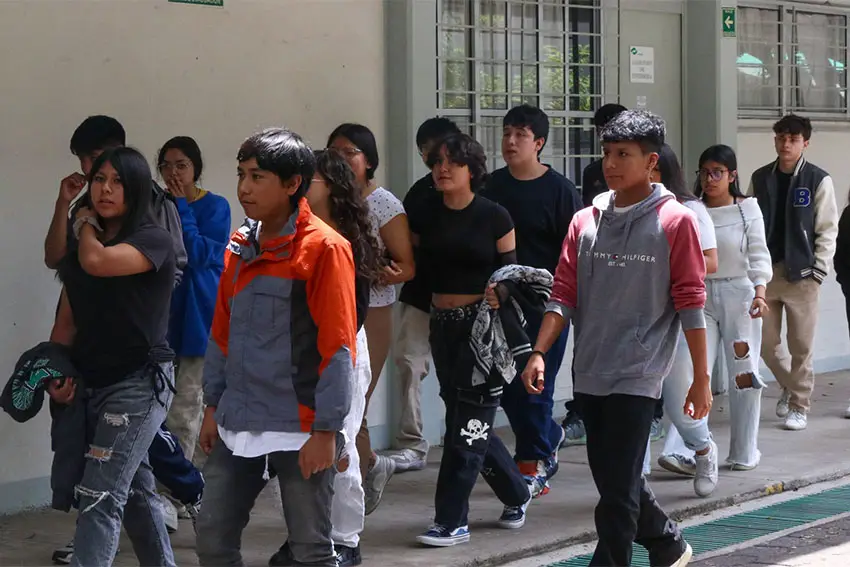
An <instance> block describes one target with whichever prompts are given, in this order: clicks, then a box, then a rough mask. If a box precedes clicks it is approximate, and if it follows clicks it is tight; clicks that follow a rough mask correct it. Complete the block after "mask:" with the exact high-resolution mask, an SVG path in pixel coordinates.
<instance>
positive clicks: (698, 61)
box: [681, 0, 738, 177]
mask: <svg viewBox="0 0 850 567" xmlns="http://www.w3.org/2000/svg"><path fill="white" fill-rule="evenodd" d="M735 7H737V2H736V0H690V1H688V2H685V17H684V22H683V25H682V32H683V33H682V39H683V43H684V45H683V47H684V50H685V57H684V65H683V66H684V85H683V86H684V88H683V93H684V101H683V102H684V109H685V110H684V114H685V117H684V120H685V139H684V152H683V154H684V155H683V156H681V157H682V161H683V165H684V167H685V171H686V172H688V173H689V174H690V172H693V171H695V170H696V168H697V159H699V154H700V153H702V151H703V150H704V149H705V148H707V147H708V146H711V145H713V144H726V145H729V146H731V147H733V148H735V147H736V145H737V139H738V77H737V69H736V60H737V58H738V40H737V38H735V37H724V36H723V27H722V20H721V19H722V14H723V8H735ZM689 177H690V175H689Z"/></svg>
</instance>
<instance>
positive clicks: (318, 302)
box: [196, 128, 357, 566]
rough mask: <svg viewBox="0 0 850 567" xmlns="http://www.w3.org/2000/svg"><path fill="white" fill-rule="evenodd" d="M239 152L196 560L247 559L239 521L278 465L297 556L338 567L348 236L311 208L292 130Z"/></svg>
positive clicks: (209, 399)
mask: <svg viewBox="0 0 850 567" xmlns="http://www.w3.org/2000/svg"><path fill="white" fill-rule="evenodd" d="M237 159H238V161H239V166H238V177H239V183H238V187H237V195H238V197H239V202H240V203H241V204H242V208H243V209H244V211H245V216H246V217H247V220H246V222H245V224H243V225H242V227H241V228H240V229H238V230H237V231H236V232H234V233H233V236H232V237H231V240H230V244H229V245H228V247H227V252H226V253H225V258H224V272H223V273H222V277H221V284H220V286H219V291H218V299H217V303H216V309H215V315H214V316H213V326H212V332H211V336H210V342H209V347H208V349H207V355H206V359H205V361H204V403H205V404H206V406H207V407H206V409H205V410H204V422H203V425H202V426H201V435H200V443H201V448H202V449H203V450H204V452H205V453H207V454H208V455H209V457H208V459H207V462H206V466H205V467H204V474H205V476H206V480H207V487H206V492H205V495H204V506H203V507H202V508H201V512H200V514H199V516H198V523H197V528H198V538H197V546H196V550H197V553H198V560H199V562H200V564H201V565H216V566H217V565H242V554H241V552H240V549H241V546H242V530H243V529H244V528H245V526H246V525H247V524H248V519H249V516H250V513H251V509H252V508H253V507H254V502H255V500H256V499H257V496H259V494H260V492H261V491H262V489H263V487H265V485H266V482H267V481H268V479H269V476H270V475H269V468H270V467H273V469H274V471H275V472H276V473H277V478H278V482H279V483H280V493H281V501H282V505H283V515H284V518H285V520H286V524H287V527H288V532H289V548H290V551H291V553H292V556H293V560H294V564H295V565H328V566H336V565H337V560H336V555H335V554H334V546H333V541H332V540H331V499H332V497H333V478H334V475H335V468H334V463H335V461H337V460H338V458H339V455H338V450H339V449H341V448H342V447H343V446H344V439H343V435H342V433H341V432H342V431H343V420H344V419H345V416H346V415H347V414H348V411H349V408H350V406H351V392H352V386H351V384H352V381H353V380H354V376H353V374H354V361H355V348H356V347H355V345H356V342H355V341H356V338H355V336H356V327H357V313H356V306H355V294H354V274H355V271H354V259H353V257H352V253H351V246H350V244H349V243H348V241H347V240H346V239H345V238H344V237H342V236H340V235H339V233H337V232H336V231H334V230H333V229H332V228H330V227H329V226H328V225H326V224H325V223H324V222H322V221H321V220H319V218H318V217H316V216H315V215H313V213H312V212H311V211H310V206H309V205H308V204H307V200H306V198H304V195H305V194H306V192H307V189H308V188H309V186H310V182H311V180H312V178H313V174H314V173H315V168H316V163H315V157H314V156H313V151H312V150H311V149H310V147H309V146H308V145H307V144H306V143H305V142H304V141H303V140H302V139H301V137H300V136H298V135H297V134H295V133H293V132H290V131H288V130H285V129H282V128H271V129H268V130H264V131H263V132H260V133H258V134H255V135H253V136H251V137H250V138H248V139H247V140H246V141H245V142H244V143H243V144H242V147H241V148H240V149H239V153H238V156H237Z"/></svg>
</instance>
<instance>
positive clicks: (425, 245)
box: [409, 195, 514, 294]
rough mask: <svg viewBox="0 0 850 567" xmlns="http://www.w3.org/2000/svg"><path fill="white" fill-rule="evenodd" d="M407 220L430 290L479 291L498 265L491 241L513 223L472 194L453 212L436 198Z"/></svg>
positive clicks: (502, 210) (504, 213)
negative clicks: (466, 202) (417, 236)
mask: <svg viewBox="0 0 850 567" xmlns="http://www.w3.org/2000/svg"><path fill="white" fill-rule="evenodd" d="M409 218H410V227H411V230H412V231H413V232H414V233H415V234H418V235H419V249H420V257H421V261H422V264H423V266H424V268H425V274H426V276H427V279H428V287H429V290H430V291H431V293H450V294H478V293H484V288H485V286H486V285H487V281H488V280H489V279H490V276H492V275H493V272H495V271H496V270H497V269H498V268H499V267H500V266H501V265H502V262H501V258H500V254H499V251H498V249H497V248H496V242H497V241H498V240H499V239H500V238H502V237H503V236H505V235H506V234H507V233H509V232H510V231H511V230H512V229H513V227H514V226H513V221H511V216H510V214H508V211H506V210H505V208H504V207H502V206H501V205H498V204H496V203H494V202H493V201H490V200H489V199H486V198H484V197H481V196H478V195H476V196H475V197H474V198H473V199H472V202H471V203H470V204H469V205H467V206H466V208H464V209H461V210H459V211H457V210H454V209H449V208H448V207H446V206H445V205H444V204H443V201H442V199H440V200H439V201H433V202H431V203H430V206H429V207H427V208H424V209H423V211H422V213H421V214H419V215H414V216H413V217H409Z"/></svg>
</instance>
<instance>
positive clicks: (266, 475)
mask: <svg viewBox="0 0 850 567" xmlns="http://www.w3.org/2000/svg"><path fill="white" fill-rule="evenodd" d="M270 478H271V475H269V456H268V455H266V464H265V467H264V468H263V480H266V481H267V480H269V479H270Z"/></svg>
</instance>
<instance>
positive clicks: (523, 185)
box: [482, 167, 581, 275]
mask: <svg viewBox="0 0 850 567" xmlns="http://www.w3.org/2000/svg"><path fill="white" fill-rule="evenodd" d="M482 195H483V196H485V197H487V198H488V199H490V200H492V201H495V202H496V203H499V204H500V205H502V206H503V207H504V208H505V209H507V211H508V213H510V215H511V219H513V222H514V224H515V225H516V252H517V261H518V262H519V263H520V264H522V265H523V266H531V267H533V268H543V269H546V270H549V272H550V273H552V274H553V275H554V274H555V268H556V267H557V266H558V259H559V258H560V256H561V248H562V246H563V243H564V238H566V236H567V230H568V229H569V227H570V221H572V220H573V215H574V214H575V213H576V211H578V210H580V209H581V200H580V199H579V195H578V191H577V190H576V187H575V185H573V184H572V182H571V181H570V180H569V179H567V178H566V177H564V176H563V175H561V174H560V173H558V172H557V171H555V170H554V169H552V168H549V170H548V171H547V172H546V173H544V174H543V175H541V176H540V177H538V178H537V179H529V180H527V181H521V180H519V179H516V178H515V177H514V176H513V175H511V173H510V171H509V170H508V168H507V167H505V168H502V169H499V170H497V171H494V172H493V175H492V176H491V177H490V180H489V181H488V182H487V188H486V189H485V190H484V192H483V193H482Z"/></svg>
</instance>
